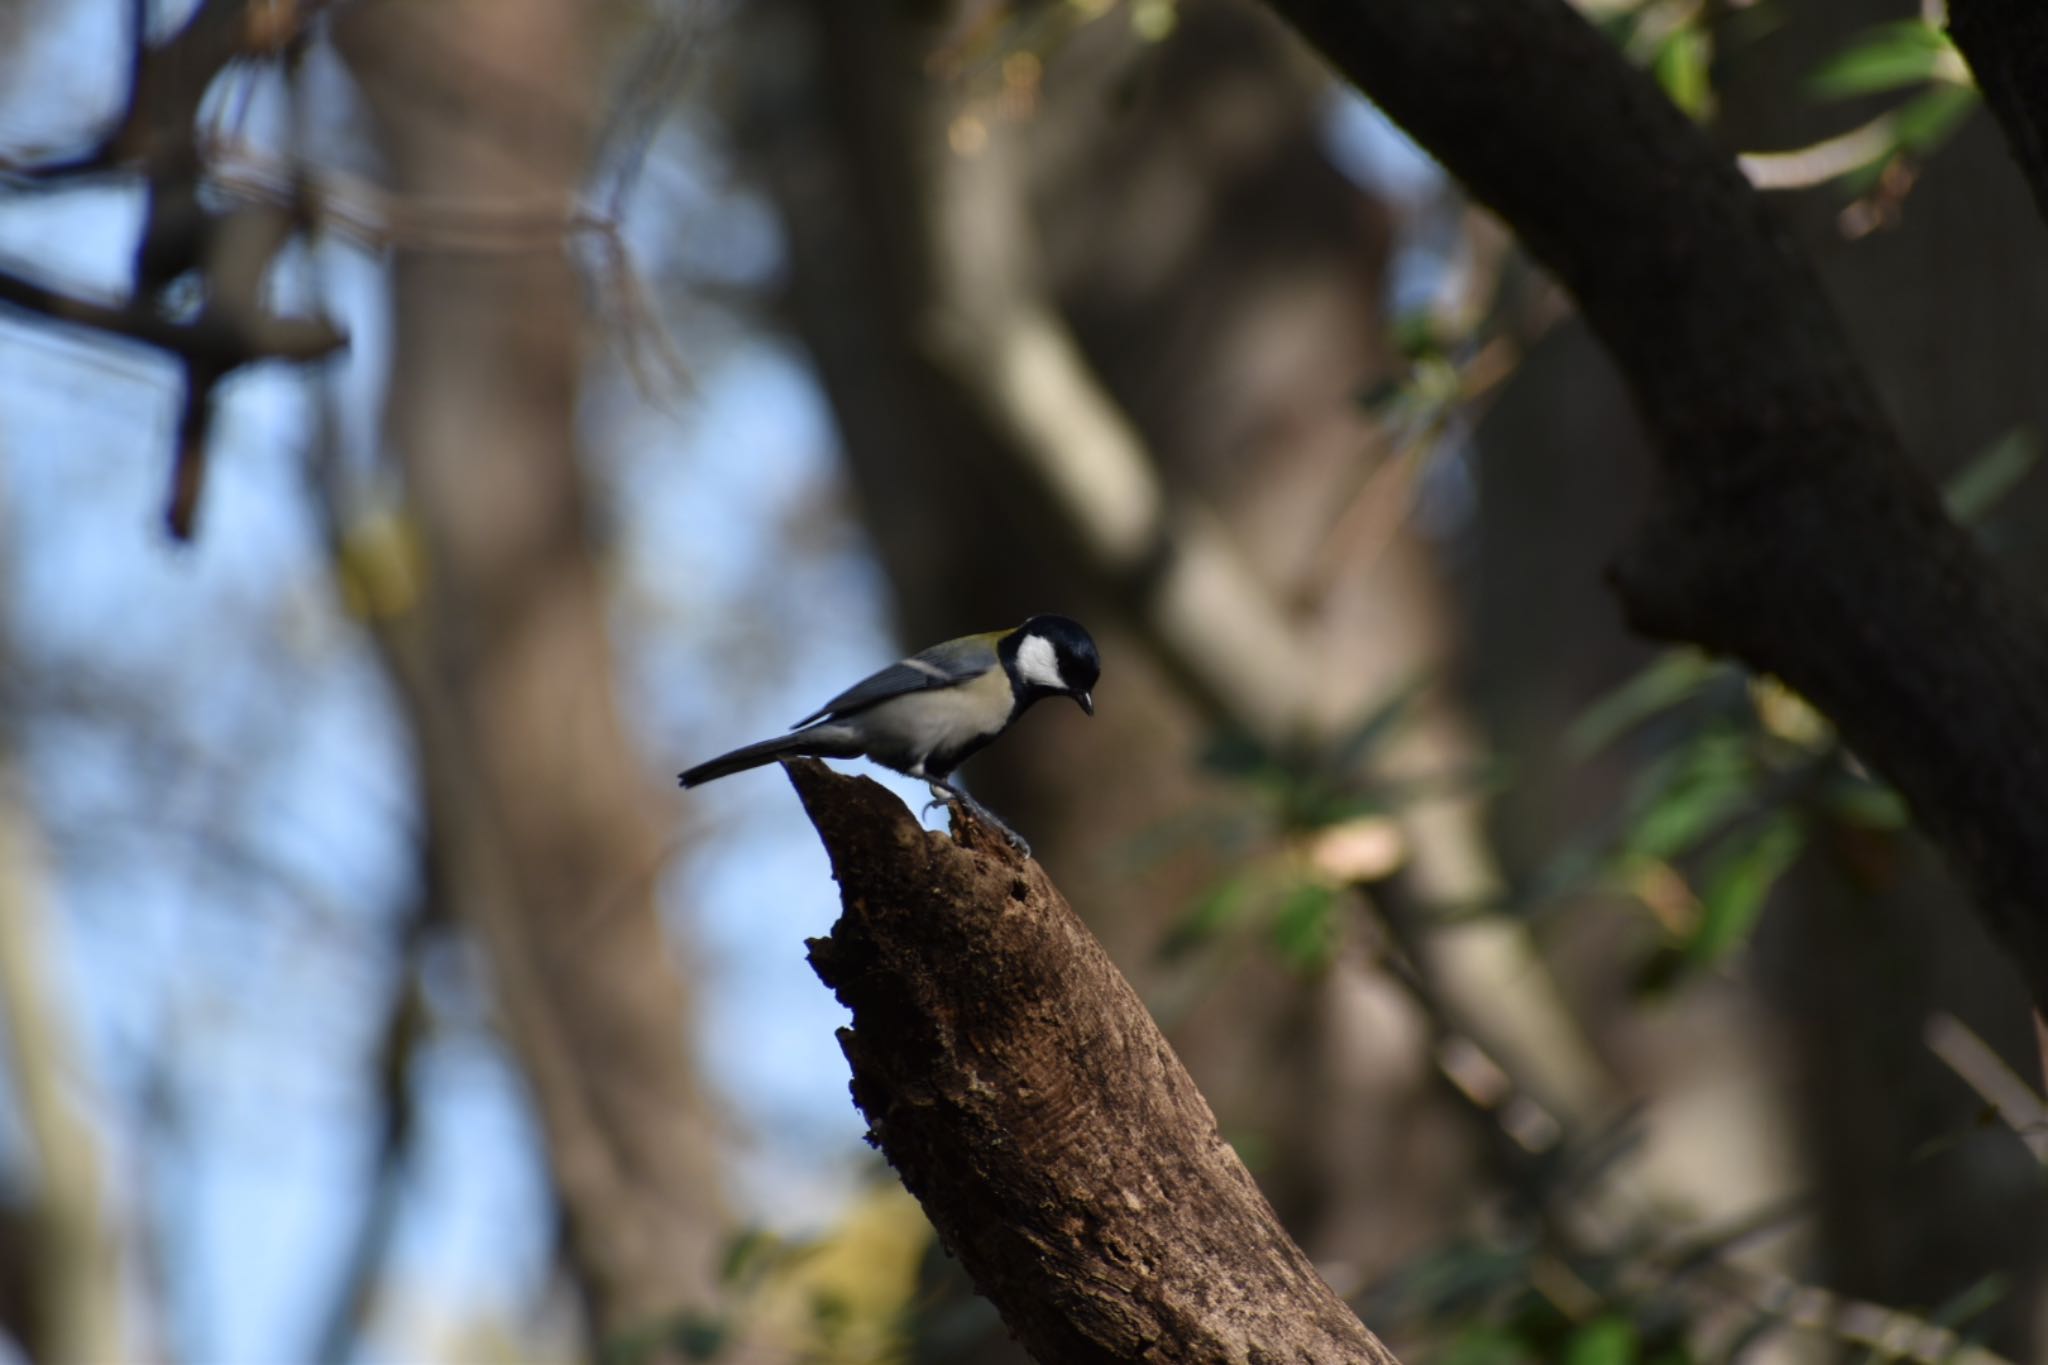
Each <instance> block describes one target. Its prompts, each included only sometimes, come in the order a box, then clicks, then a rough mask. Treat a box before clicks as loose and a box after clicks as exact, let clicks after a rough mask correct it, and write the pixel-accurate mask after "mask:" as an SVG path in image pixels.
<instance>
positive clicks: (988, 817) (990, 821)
mask: <svg viewBox="0 0 2048 1365" xmlns="http://www.w3.org/2000/svg"><path fill="white" fill-rule="evenodd" d="M940 806H948V807H951V808H952V809H953V810H954V811H955V812H963V811H964V812H966V813H967V814H970V815H972V816H973V817H974V818H975V819H976V820H979V821H980V822H981V823H982V824H984V825H987V826H988V827H989V828H990V829H993V830H994V831H995V832H996V833H998V834H1000V835H1002V836H1003V838H1004V839H1006V840H1008V841H1009V845H1010V847H1011V848H1014V849H1016V850H1017V851H1018V852H1019V853H1021V854H1023V855H1024V856H1025V857H1027V858H1029V857H1030V856H1031V845H1030V844H1027V843H1025V842H1024V836H1023V835H1021V834H1019V833H1018V832H1017V831H1016V830H1014V829H1011V828H1010V827H1009V826H1008V825H1006V824H1004V823H1003V820H1002V818H1001V817H1000V816H998V815H997V814H996V813H995V812H994V811H992V810H990V809H989V808H988V807H987V806H984V805H982V804H981V802H979V801H977V800H975V799H974V798H973V797H971V796H969V795H968V794H967V793H966V792H963V791H960V790H958V789H957V788H945V789H943V790H942V789H941V788H938V787H933V788H932V799H931V800H930V801H927V802H926V803H925V807H924V813H925V814H927V815H929V814H930V813H931V812H932V811H934V810H936V809H938V808H939V807H940Z"/></svg>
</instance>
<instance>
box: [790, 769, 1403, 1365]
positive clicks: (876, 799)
mask: <svg viewBox="0 0 2048 1365" xmlns="http://www.w3.org/2000/svg"><path fill="white" fill-rule="evenodd" d="M788 766H789V772H790V779H791V781H792V782H793V783H794V784H795V785H796V788H797V791H798V793H799V795H801V796H802V798H803V801H804V805H805V808H806V809H807V810H808V811H809V813H810V816H811V820H812V822H813V823H814V824H816V825H817V827H818V833H819V835H820V837H822V838H823V840H824V842H825V847H826V850H827V851H828V852H829V853H830V854H831V858H832V867H833V873H834V875H835V876H836V877H837V878H838V880H839V885H840V897H841V900H842V903H843V906H844V911H843V913H842V915H841V917H840V919H839V922H838V923H837V924H836V925H835V926H834V927H833V930H832V933H831V936H830V937H828V938H822V939H813V940H812V941H811V945H810V947H811V962H812V965H813V966H814V967H816V969H817V972H818V975H819V977H820V978H822V979H823V980H824V982H825V984H826V985H828V986H830V987H831V988H832V989H833V990H834V991H835V992H836V993H837V994H838V996H839V999H840V1000H841V1002H842V1003H844V1004H845V1005H846V1006H847V1007H848V1008H849V1009H851V1010H852V1011H853V1025H852V1027H851V1028H848V1029H843V1030H841V1032H840V1035H839V1036H840V1043H841V1045H842V1046H843V1047H844V1049H845V1051H846V1057H847V1060H848V1061H849V1062H850V1063H851V1064H852V1067H853V1096H854V1101H855V1103H856V1104H858V1105H859V1106H860V1109H861V1112H862V1113H864V1114H865V1115H866V1116H867V1119H868V1124H869V1130H870V1131H869V1138H870V1140H871V1141H872V1142H874V1143H875V1144H876V1145H877V1146H878V1147H880V1148H881V1149H882V1151H883V1152H884V1153H885V1154H886V1155H887V1157H888V1158H889V1162H890V1164H891V1165H892V1166H894V1167H895V1168H896V1170H897V1172H898V1173H899V1174H900V1175H901V1176H902V1178H903V1183H904V1185H905V1186H906V1187H908V1188H909V1190H910V1192H911V1193H912V1194H914V1195H916V1196H917V1198H918V1200H919V1202H920V1203H922V1204H923V1205H924V1209H925V1212H926V1214H927V1215H928V1216H929V1217H930V1218H931V1220H932V1223H933V1225H934V1226H935V1227H936V1228H937V1229H938V1231H939V1234H940V1236H941V1237H942V1238H943V1239H944V1241H945V1244H946V1247H947V1249H948V1250H949V1251H951V1252H952V1253H953V1255H955V1256H956V1257H958V1258H959V1259H960V1261H961V1262H962V1263H963V1264H964V1265H965V1266H966V1268H967V1270H968V1273H969V1274H971V1275H972V1276H973V1277H974V1281H975V1283H976V1285H977V1286H978V1287H979V1288H980V1289H981V1291H982V1293H983V1294H984V1295H985V1296H987V1297H988V1298H989V1299H990V1300H991V1301H993V1302H994V1303H995V1305H996V1306H997V1308H998V1309H1000V1310H1001V1312H1002V1315H1003V1320H1004V1322H1005V1323H1006V1324H1007V1325H1008V1326H1009V1328H1010V1330H1011V1331H1012V1332H1013V1333H1014V1334H1015V1335H1016V1336H1017V1337H1018V1339H1019V1340H1020V1341H1022V1342H1023V1344H1024V1345H1025V1347H1026V1348H1027V1349H1028V1350H1030V1351H1031V1352H1032V1354H1033V1355H1034V1356H1036V1357H1037V1358H1038V1359H1039V1360H1041V1361H1045V1362H1048V1365H1051V1363H1053V1362H1057V1363H1058V1365H1085V1362H1091V1361H1159V1362H1166V1361H1188V1362H1196V1361H1200V1362H1246V1363H1247V1365H1256V1363H1258V1362H1272V1363H1273V1365H1278V1362H1282V1361H1288V1362H1303V1363H1304V1365H1306V1363H1308V1362H1324V1361H1331V1362H1334V1361H1365V1362H1372V1365H1393V1362H1394V1357H1393V1355H1392V1353H1391V1352H1389V1351H1388V1350H1387V1349H1386V1347H1384V1346H1383V1345H1381V1344H1380V1342H1379V1341H1378V1339H1377V1338H1375V1337H1374V1336H1373V1335H1372V1333H1371V1332H1369V1331H1367V1330H1366V1328H1365V1326H1364V1325H1363V1324H1362V1323H1360V1322H1359V1320H1358V1319H1357V1317H1356V1316H1354V1315H1353V1314H1352V1312H1351V1310H1350V1309H1348V1308H1346V1307H1345V1306H1344V1304H1343V1302H1342V1301H1341V1300H1340V1299H1338V1297H1337V1296H1336V1294H1335V1293H1334V1292H1333V1291H1332V1290H1331V1289H1330V1287H1329V1286H1328V1285H1327V1284H1325V1283H1324V1282H1323V1280H1322V1278H1321V1277H1320V1276H1318V1275H1317V1274H1316V1271H1315V1268H1314V1267H1313V1266H1312V1265H1310V1264H1309V1261H1308V1258H1307V1257H1306V1256H1305V1255H1303V1254H1302V1252H1301V1249H1300V1248H1299V1247H1297V1246H1296V1245H1295V1244H1294V1242H1293V1241H1292V1240H1291V1239H1289V1237H1288V1236H1287V1234H1286V1232H1284V1231H1283V1230H1282V1229H1281V1227H1280V1224H1279V1221H1278V1220H1277V1219H1276V1218H1275V1216H1274V1214H1273V1210H1272V1208H1271V1206H1270V1205H1268V1204H1267V1202H1266V1199H1265V1197H1264V1196H1263V1195H1262V1194H1260V1193H1259V1190H1258V1187H1257V1186H1256V1185H1255V1184H1254V1183H1253V1182H1252V1178H1251V1175H1250V1173H1249V1172H1247V1171H1246V1170H1245V1168H1244V1164H1243V1163H1242V1162H1241V1161H1239V1160H1238V1157H1237V1153H1236V1152H1235V1151H1234V1150H1233V1149H1232V1148H1231V1147H1230V1145H1229V1144H1228V1143H1226V1142H1225V1141H1224V1140H1223V1138H1222V1136H1221V1135H1220V1134H1219V1133H1218V1132H1217V1130H1216V1120H1215V1118H1214V1116H1213V1115H1212V1114H1211V1113H1210V1110H1209V1106H1208V1103H1207V1102H1206V1101H1205V1100H1204V1099H1203V1098H1202V1096H1201V1094H1200V1092H1198V1091H1197V1090H1196V1089H1195V1085H1194V1082H1193V1081H1192V1080H1191V1079H1189V1077H1188V1074H1187V1071H1186V1069H1185V1068H1183V1067H1182V1066H1181V1064H1180V1060H1179V1059H1178V1058H1177V1057H1175V1056H1174V1054H1173V1050H1172V1049H1171V1048H1170V1047H1169V1046H1168V1045H1167V1043H1166V1040H1165V1038H1164V1037H1162V1036H1161V1034H1160V1032H1159V1030H1158V1028H1157V1026H1156V1025H1154V1023H1153V1022H1152V1018H1151V1016H1150V1015H1149V1014H1148V1013H1147V1012H1146V1010H1145V1007H1144V1005H1143V1004H1142V1003H1141V1002H1140V1001H1139V999H1138V997H1137V994H1136V992H1134V991H1133V990H1132V989H1131V987H1130V985H1129V983H1128V982H1126V981H1125V980H1124V978H1123V976H1122V975H1121V974H1120V973H1119V972H1118V971H1117V969H1116V967H1115V965H1114V964H1112V963H1111V962H1110V960H1109V955H1108V954H1107V953H1105V952H1104V951H1103V949H1102V946H1101V945H1100V944H1099V943H1097V942H1096V941H1095V939H1094V937H1093V936H1092V935H1091V934H1089V932H1088V930H1087V929H1086V928H1085V927H1084V926H1083V925H1082V923H1081V921H1080V919H1079V918H1078V917H1077V916H1076V915H1075V914H1074V912H1073V910H1072V909H1071V908H1070V907H1069V906H1068V905H1067V903H1066V901H1065V900H1064V899H1063V898H1062V897H1061V896H1060V894H1059V892H1058V891H1057V890H1056V889H1055V888H1054V887H1053V886H1052V884H1051V883H1050V882H1049V881H1048V880H1047V879H1046V877H1045V874H1044V872H1043V871H1042V870H1041V869H1040V868H1039V866H1038V865H1037V864H1036V863H1034V862H1032V861H1031V860H1029V859H1028V858H1024V857H1022V856H1020V855H1018V854H1017V853H1016V852H1015V851H1014V850H1012V849H1011V848H1010V847H1009V846H1008V845H1007V844H1006V843H1005V842H1004V841H1003V840H1002V839H1001V838H1000V837H998V836H996V835H994V834H992V833H990V832H989V831H987V830H985V829H983V828H982V827H981V826H979V825H976V824H973V823H963V824H960V825H957V826H956V831H955V832H956V834H957V835H958V836H959V837H958V839H957V841H956V840H954V839H948V838H946V837H945V836H943V835H940V834H936V833H931V832H928V831H926V830H924V829H922V828H920V827H919V826H918V824H917V822H916V821H915V820H913V819H912V818H911V816H910V813H909V811H907V810H906V809H904V807H903V805H902V803H901V802H899V801H898V800H897V799H896V798H895V797H894V796H892V795H891V794H890V793H889V792H888V791H887V790H886V789H884V788H882V787H881V786H879V785H877V784H875V783H874V782H871V781H868V780H867V779H865V778H850V777H843V776H840V775H838V774H835V773H833V772H832V771H831V770H830V769H829V768H827V767H825V766H824V765H823V764H821V763H816V762H808V761H806V762H800V763H792V764H790V765H788Z"/></svg>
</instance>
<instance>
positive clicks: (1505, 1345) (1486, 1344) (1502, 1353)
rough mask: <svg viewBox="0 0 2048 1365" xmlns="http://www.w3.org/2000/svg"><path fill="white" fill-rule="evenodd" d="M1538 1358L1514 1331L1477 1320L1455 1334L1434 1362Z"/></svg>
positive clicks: (1496, 1363)
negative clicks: (1477, 1321)
mask: <svg viewBox="0 0 2048 1365" xmlns="http://www.w3.org/2000/svg"><path fill="white" fill-rule="evenodd" d="M1535 1358H1536V1357H1535V1355H1534V1353H1532V1352H1531V1351H1530V1350H1529V1347H1528V1345H1527V1344H1526V1343H1525V1342H1523V1340H1522V1339H1521V1338H1520V1337H1519V1336H1517V1335H1515V1334H1514V1333H1513V1332H1510V1331H1508V1330H1507V1329H1506V1328H1503V1327H1493V1326H1489V1325H1487V1324H1484V1323H1475V1324H1473V1325H1472V1326H1470V1327H1467V1328H1465V1330H1463V1331H1462V1332H1460V1333H1458V1335H1457V1336H1456V1337H1454V1338H1452V1340H1451V1343H1450V1345H1448V1346H1446V1347H1445V1348H1444V1349H1443V1351H1442V1352H1440V1353H1439V1354H1438V1355H1437V1356H1436V1357H1435V1365H1526V1363H1527V1362H1530V1361H1533V1360H1535Z"/></svg>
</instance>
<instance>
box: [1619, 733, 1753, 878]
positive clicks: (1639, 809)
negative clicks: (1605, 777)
mask: <svg viewBox="0 0 2048 1365" xmlns="http://www.w3.org/2000/svg"><path fill="white" fill-rule="evenodd" d="M1753 787H1754V775H1753V774H1752V772H1751V770H1750V764H1749V757H1748V753H1747V751H1746V748H1745V746H1744V744H1743V742H1742V740H1741V738H1740V737H1738V736H1736V735H1732V734H1728V733H1726V732H1712V733H1708V734H1705V735H1702V736H1700V737H1699V738H1698V739H1696V740H1694V741H1693V742H1692V743H1691V744H1689V745H1687V746H1686V747H1685V748H1683V749H1681V750H1679V751H1678V752H1677V753H1674V754H1671V755H1668V756H1667V757H1665V758H1664V759H1663V760H1660V761H1659V762H1658V763H1656V764H1654V765H1652V767H1651V769H1650V771H1649V772H1648V773H1647V774H1645V777H1644V780H1643V783H1642V786H1641V790H1643V791H1646V792H1647V793H1648V795H1647V796H1643V797H1639V798H1638V799H1637V802H1636V811H1635V815H1634V818H1633V819H1632V820H1631V821H1630V823H1629V827H1628V832H1627V833H1626V834H1625V835H1624V836H1623V838H1622V852H1623V854H1624V855H1627V856H1630V857H1637V858H1662V859H1670V858H1675V857H1677V856H1678V855H1679V854H1681V853H1684V852H1685V851H1686V850H1688V849H1690V848H1693V847H1695V846H1696V845H1698V844H1699V843H1700V841H1701V840H1703V839H1705V838H1706V837H1707V835H1709V834H1711V833H1712V832H1713V831H1714V830H1716V829H1718V828H1719V827H1720V826H1721V825H1723V824H1725V823H1726V822H1727V821H1728V819H1729V818H1730V817H1732V816H1733V815H1734V814H1735V813H1736V812H1738V811H1740V810H1741V809H1742V808H1743V807H1744V806H1746V805H1748V804H1749V802H1750V800H1751V799H1752V796H1753Z"/></svg>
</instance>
